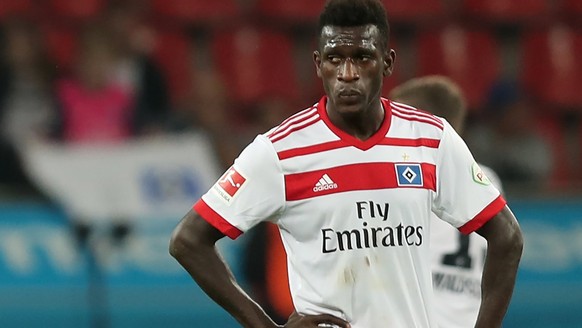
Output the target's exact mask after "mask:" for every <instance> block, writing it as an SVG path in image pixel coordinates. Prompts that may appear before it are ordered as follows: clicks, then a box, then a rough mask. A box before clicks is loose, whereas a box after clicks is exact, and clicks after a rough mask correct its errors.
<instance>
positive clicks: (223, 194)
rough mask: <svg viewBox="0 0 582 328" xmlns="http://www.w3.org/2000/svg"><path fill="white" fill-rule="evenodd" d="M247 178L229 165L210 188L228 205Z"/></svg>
mask: <svg viewBox="0 0 582 328" xmlns="http://www.w3.org/2000/svg"><path fill="white" fill-rule="evenodd" d="M246 181H247V178H245V177H244V176H243V175H242V173H240V171H237V170H236V169H235V168H234V166H231V167H230V168H229V169H228V170H227V171H226V173H224V174H223V175H222V176H221V177H220V179H218V181H217V182H216V183H215V184H214V186H213V187H212V189H213V190H214V191H215V192H216V193H217V194H218V195H219V196H220V199H222V200H224V201H225V202H226V203H227V204H229V205H230V202H232V200H233V199H234V197H235V196H236V195H237V193H238V192H239V191H240V190H241V188H242V187H243V185H244V184H245V182H246Z"/></svg>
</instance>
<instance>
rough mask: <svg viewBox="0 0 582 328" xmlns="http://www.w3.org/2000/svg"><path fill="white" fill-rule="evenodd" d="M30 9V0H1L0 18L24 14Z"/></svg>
mask: <svg viewBox="0 0 582 328" xmlns="http://www.w3.org/2000/svg"><path fill="white" fill-rule="evenodd" d="M31 11H32V1H31V0H2V1H1V4H0V18H5V17H8V16H15V15H17V16H21V15H26V14H29V13H30V12H31Z"/></svg>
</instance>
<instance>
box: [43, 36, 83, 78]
mask: <svg viewBox="0 0 582 328" xmlns="http://www.w3.org/2000/svg"><path fill="white" fill-rule="evenodd" d="M42 31H43V34H44V36H45V39H46V43H47V47H48V53H49V55H50V56H51V59H52V60H54V62H55V63H56V65H57V69H58V71H59V73H60V74H63V73H68V72H70V70H71V69H72V68H73V65H74V63H75V58H76V55H77V46H78V35H77V33H76V31H75V30H74V29H71V28H68V27H66V26H60V25H47V26H43V28H42Z"/></svg>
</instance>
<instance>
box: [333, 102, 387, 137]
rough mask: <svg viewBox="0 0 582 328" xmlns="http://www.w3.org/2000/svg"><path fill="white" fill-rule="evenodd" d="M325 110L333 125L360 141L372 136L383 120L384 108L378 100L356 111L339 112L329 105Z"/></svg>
mask: <svg viewBox="0 0 582 328" xmlns="http://www.w3.org/2000/svg"><path fill="white" fill-rule="evenodd" d="M328 106H329V104H328ZM326 110H327V114H328V116H329V119H330V121H331V122H332V123H333V125H335V126H336V127H337V128H339V129H340V130H342V131H344V132H345V133H347V134H349V135H351V136H353V137H354V138H357V139H359V140H362V141H365V140H367V139H369V138H370V137H371V136H373V135H374V134H375V133H376V132H377V131H378V130H379V129H380V127H381V126H382V123H383V121H384V108H383V106H382V102H381V101H379V100H378V102H374V103H373V104H372V105H371V106H369V108H367V109H365V110H363V111H361V112H358V113H339V112H337V111H334V110H333V109H330V108H329V107H328V108H326Z"/></svg>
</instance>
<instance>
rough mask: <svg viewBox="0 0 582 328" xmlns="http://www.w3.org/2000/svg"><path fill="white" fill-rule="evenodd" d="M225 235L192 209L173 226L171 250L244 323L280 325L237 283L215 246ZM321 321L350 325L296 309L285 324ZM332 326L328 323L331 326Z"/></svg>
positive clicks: (296, 327)
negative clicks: (296, 311) (174, 227)
mask: <svg viewBox="0 0 582 328" xmlns="http://www.w3.org/2000/svg"><path fill="white" fill-rule="evenodd" d="M222 237H224V235H223V234H222V233H221V232H220V231H218V230H217V229H216V228H214V227H213V226H212V225H210V224H209V223H207V222H206V220H204V219H202V218H201V217H200V215H199V214H198V213H197V212H195V211H192V210H191V211H190V212H188V213H187V214H186V216H185V217H184V218H183V219H182V221H181V222H180V224H178V226H177V227H176V229H175V230H174V233H173V234H172V238H171V241H170V254H172V256H173V257H174V258H176V260H178V262H179V263H180V264H181V265H182V266H183V267H184V269H186V271H188V273H189V274H190V276H192V278H194V280H195V281H196V282H197V283H198V285H199V286H200V287H201V288H202V289H203V290H204V292H206V294H208V296H210V297H211V298H212V299H213V300H214V301H215V302H216V303H218V304H219V305H220V306H222V307H223V308H224V309H225V310H226V311H228V312H229V313H230V314H231V315H232V316H233V317H234V318H235V319H236V320H237V321H238V322H239V323H241V325H242V326H243V327H252V328H262V327H265V328H272V327H279V326H278V325H277V324H275V322H273V320H272V319H271V318H270V317H269V316H268V315H267V314H266V313H265V311H263V309H262V308H261V307H260V306H259V305H258V304H257V303H256V302H255V301H253V300H252V299H251V298H250V297H249V296H248V295H247V294H246V293H245V292H244V291H243V290H242V288H241V287H240V286H239V285H238V284H237V282H236V280H235V278H234V276H233V275H232V273H231V271H230V270H229V268H228V266H227V264H226V263H225V262H224V260H222V258H221V257H220V255H219V253H218V251H217V250H216V246H215V244H216V242H217V241H218V240H219V239H221V238H222ZM320 324H328V325H332V326H333V325H335V326H334V327H339V328H349V327H350V325H349V323H347V322H346V321H344V320H342V319H340V318H336V317H334V316H331V315H328V314H320V315H300V314H298V313H293V314H292V315H291V317H290V318H289V321H288V322H287V324H286V325H285V326H284V327H286V328H311V327H313V328H317V327H322V326H319V325H320ZM328 327H329V326H328Z"/></svg>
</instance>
